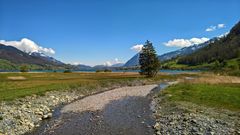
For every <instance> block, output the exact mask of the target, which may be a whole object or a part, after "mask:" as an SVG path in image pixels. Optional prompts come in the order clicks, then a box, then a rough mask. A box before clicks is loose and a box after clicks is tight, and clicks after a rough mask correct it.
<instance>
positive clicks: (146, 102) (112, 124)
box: [33, 85, 157, 135]
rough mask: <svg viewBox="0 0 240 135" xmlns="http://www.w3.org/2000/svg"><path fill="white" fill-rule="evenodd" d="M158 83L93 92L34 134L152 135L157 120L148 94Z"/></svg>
mask: <svg viewBox="0 0 240 135" xmlns="http://www.w3.org/2000/svg"><path fill="white" fill-rule="evenodd" d="M156 87H157V85H145V86H135V87H123V88H118V89H114V90H111V91H107V92H103V93H100V94H96V95H92V96H89V97H86V98H83V99H81V100H78V101H76V102H73V103H71V104H69V105H66V106H64V107H63V108H62V109H61V110H59V111H58V113H59V117H57V118H53V119H51V120H50V121H48V122H47V124H43V126H41V127H40V128H39V129H37V130H36V131H35V132H34V133H33V134H44V135H45V134H53V135H65V134H68V135H69V134H72V135H75V134H77V135H95V134H97V135H146V134H147V135H148V134H149V135H151V134H153V133H154V130H153V129H152V126H153V125H154V119H153V117H152V111H151V109H150V104H151V97H150V96H147V95H149V93H150V92H151V91H152V90H153V89H154V88H156Z"/></svg>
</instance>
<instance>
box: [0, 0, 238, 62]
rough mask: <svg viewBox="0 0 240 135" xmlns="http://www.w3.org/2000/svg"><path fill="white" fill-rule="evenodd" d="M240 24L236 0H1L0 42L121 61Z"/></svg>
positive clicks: (72, 57)
mask: <svg viewBox="0 0 240 135" xmlns="http://www.w3.org/2000/svg"><path fill="white" fill-rule="evenodd" d="M239 20H240V0H0V43H6V44H9V45H12V46H15V47H17V48H19V49H20V50H23V51H26V52H34V51H38V52H42V53H45V54H47V55H50V56H53V57H54V58H56V59H58V60H61V61H63V62H65V63H72V64H76V63H82V64H87V65H98V64H106V65H111V64H114V63H119V62H126V61H127V60H129V59H130V58H131V57H132V56H133V55H135V54H136V53H137V51H139V50H140V49H141V47H142V44H144V43H145V41H146V40H150V41H151V42H152V43H153V45H154V47H155V49H156V51H157V53H158V54H159V55H160V54H164V53H166V52H170V51H174V50H177V49H179V48H181V47H186V46H191V45H193V44H198V43H202V42H204V41H207V40H208V39H211V38H213V37H216V36H219V35H222V34H224V33H227V32H228V31H229V30H230V29H231V27H233V26H234V24H236V23H237V22H238V21H239Z"/></svg>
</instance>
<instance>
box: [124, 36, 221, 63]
mask: <svg viewBox="0 0 240 135" xmlns="http://www.w3.org/2000/svg"><path fill="white" fill-rule="evenodd" d="M218 39H219V38H218V37H215V38H212V39H210V40H208V41H206V42H204V43H201V44H195V45H192V46H189V47H184V48H181V49H179V50H176V51H172V52H168V53H165V54H163V55H159V56H158V59H159V60H160V61H162V62H163V61H166V60H171V59H174V58H177V57H180V56H185V55H189V54H192V53H194V52H195V51H197V50H199V49H201V48H203V47H205V46H207V45H209V44H210V43H213V42H215V41H216V40H218ZM138 65H139V53H137V54H136V55H134V56H133V57H132V58H131V59H130V60H128V61H127V62H126V64H125V65H124V67H134V66H138Z"/></svg>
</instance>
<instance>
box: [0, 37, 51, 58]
mask: <svg viewBox="0 0 240 135" xmlns="http://www.w3.org/2000/svg"><path fill="white" fill-rule="evenodd" d="M0 43H1V44H4V45H7V46H13V47H16V48H17V49H19V50H21V51H23V52H26V53H32V52H39V53H44V54H46V55H53V54H55V51H54V50H53V49H52V48H44V47H42V46H39V45H38V44H36V43H35V42H33V41H32V40H30V39H27V38H23V39H22V40H20V41H5V40H0Z"/></svg>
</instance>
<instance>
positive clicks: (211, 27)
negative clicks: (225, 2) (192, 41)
mask: <svg viewBox="0 0 240 135" xmlns="http://www.w3.org/2000/svg"><path fill="white" fill-rule="evenodd" d="M216 29H217V27H216V26H210V27H209V28H207V29H206V31H207V32H210V31H215V30H216Z"/></svg>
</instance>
